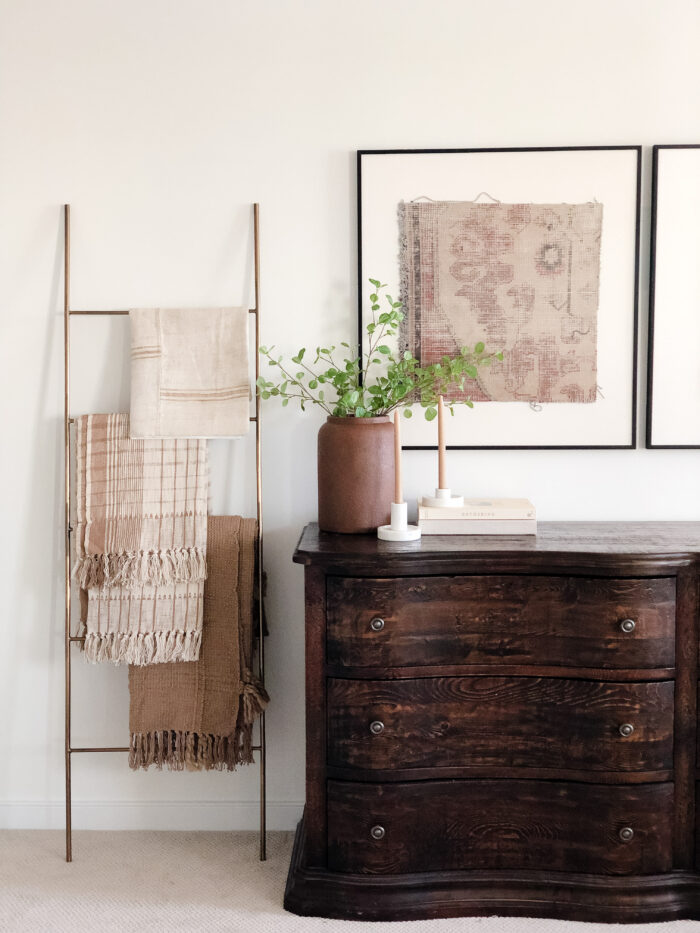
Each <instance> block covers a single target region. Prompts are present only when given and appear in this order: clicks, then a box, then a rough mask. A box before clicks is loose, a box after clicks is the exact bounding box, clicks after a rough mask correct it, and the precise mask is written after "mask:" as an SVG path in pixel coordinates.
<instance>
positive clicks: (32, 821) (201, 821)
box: [0, 800, 303, 830]
mask: <svg viewBox="0 0 700 933" xmlns="http://www.w3.org/2000/svg"><path fill="white" fill-rule="evenodd" d="M302 808H303V804H302V803H298V802H288V801H281V802H280V801H268V804H267V828H268V829H270V830H292V829H295V828H296V825H297V822H298V821H299V819H300V818H301V811H302ZM72 809H73V828H74V829H153V830H159V829H172V830H237V829H239V830H246V829H247V830H257V828H258V819H259V805H258V801H257V800H235V801H234V800H230V801H226V800H211V801H192V800H167V801H164V800H139V801H138V802H133V801H124V800H99V801H94V800H92V801H89V802H84V801H77V800H74V801H73V808H72ZM64 821H65V807H64V804H63V801H26V800H17V801H12V802H0V829H63V827H64V825H65V822H64Z"/></svg>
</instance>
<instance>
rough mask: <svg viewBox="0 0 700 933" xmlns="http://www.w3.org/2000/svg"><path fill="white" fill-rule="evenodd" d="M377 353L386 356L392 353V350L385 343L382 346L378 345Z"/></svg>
mask: <svg viewBox="0 0 700 933" xmlns="http://www.w3.org/2000/svg"><path fill="white" fill-rule="evenodd" d="M377 353H383V354H384V355H385V356H386V355H387V354H389V353H391V350H390V349H389V347H387V345H386V344H385V343H383V344H382V345H381V346H380V347H377Z"/></svg>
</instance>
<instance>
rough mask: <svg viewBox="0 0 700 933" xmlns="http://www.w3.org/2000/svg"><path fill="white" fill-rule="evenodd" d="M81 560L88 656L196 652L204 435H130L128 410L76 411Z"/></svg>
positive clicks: (176, 656) (202, 566) (192, 656)
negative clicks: (144, 437) (147, 437)
mask: <svg viewBox="0 0 700 933" xmlns="http://www.w3.org/2000/svg"><path fill="white" fill-rule="evenodd" d="M76 440H77V443H76V450H77V500H78V506H77V518H78V523H77V528H76V554H77V560H76V565H75V569H74V575H75V577H76V579H77V580H78V582H79V584H80V586H81V588H82V589H83V590H87V594H88V599H87V613H86V617H85V618H84V622H85V626H86V630H85V653H86V656H87V658H88V659H89V660H92V661H105V660H111V661H115V662H117V663H130V664H154V663H160V662H166V661H177V660H196V659H197V658H198V657H199V646H200V642H201V634H202V600H203V584H204V579H205V577H206V541H207V495H208V461H207V447H206V442H205V441H197V440H159V441H155V440H150V441H145V440H131V439H130V437H129V416H128V415H126V414H104V415H83V416H82V417H80V418H77V419H76Z"/></svg>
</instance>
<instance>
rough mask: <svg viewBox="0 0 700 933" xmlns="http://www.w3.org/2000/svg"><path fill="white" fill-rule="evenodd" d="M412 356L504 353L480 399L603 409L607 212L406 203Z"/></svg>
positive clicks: (483, 374) (404, 262)
mask: <svg viewBox="0 0 700 933" xmlns="http://www.w3.org/2000/svg"><path fill="white" fill-rule="evenodd" d="M398 216H399V231H400V243H401V257H400V258H401V300H402V302H403V305H404V308H403V310H404V313H405V318H404V321H403V324H402V328H401V341H402V349H403V348H404V347H407V348H408V349H409V350H411V352H412V353H413V354H414V355H415V356H416V357H417V358H418V359H419V360H420V361H421V363H423V364H425V363H428V362H434V361H435V360H437V359H439V358H440V357H441V356H442V355H444V354H449V355H453V354H455V353H456V352H458V350H459V348H460V347H462V346H469V347H473V346H474V344H476V343H478V342H479V341H483V342H484V343H485V344H486V348H487V350H490V351H494V352H495V351H498V350H503V351H504V360H503V362H495V363H494V364H493V365H492V366H491V367H489V368H486V367H482V368H480V370H479V377H478V381H477V380H469V381H468V385H467V390H466V394H467V395H468V396H470V397H471V398H472V399H474V400H475V401H527V402H593V401H595V398H596V381H597V314H598V291H599V280H600V240H601V232H602V223H603V205H602V204H598V203H597V202H592V203H587V204H500V203H499V204H475V203H473V202H468V201H467V202H463V201H431V202H411V203H405V202H402V203H401V204H399V208H398Z"/></svg>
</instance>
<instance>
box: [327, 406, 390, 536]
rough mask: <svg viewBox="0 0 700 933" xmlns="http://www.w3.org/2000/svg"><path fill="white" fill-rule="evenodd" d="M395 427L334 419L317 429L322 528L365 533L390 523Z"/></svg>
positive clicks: (370, 420)
mask: <svg viewBox="0 0 700 933" xmlns="http://www.w3.org/2000/svg"><path fill="white" fill-rule="evenodd" d="M393 495H394V425H393V424H392V422H391V421H390V420H389V418H388V417H387V416H386V415H383V416H381V417H379V418H334V417H329V418H328V419H327V420H326V423H325V424H324V425H323V426H322V428H321V430H320V431H319V432H318V524H319V527H320V529H321V531H337V532H341V533H343V534H364V533H367V532H371V531H375V530H376V529H377V527H378V526H379V525H385V524H387V523H388V522H389V521H390V513H391V500H392V498H393Z"/></svg>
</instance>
